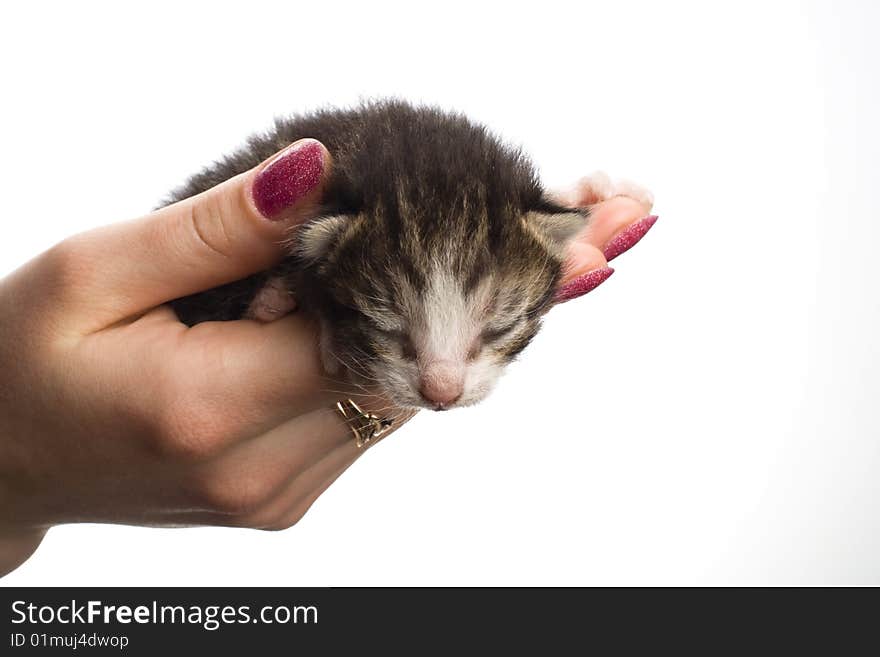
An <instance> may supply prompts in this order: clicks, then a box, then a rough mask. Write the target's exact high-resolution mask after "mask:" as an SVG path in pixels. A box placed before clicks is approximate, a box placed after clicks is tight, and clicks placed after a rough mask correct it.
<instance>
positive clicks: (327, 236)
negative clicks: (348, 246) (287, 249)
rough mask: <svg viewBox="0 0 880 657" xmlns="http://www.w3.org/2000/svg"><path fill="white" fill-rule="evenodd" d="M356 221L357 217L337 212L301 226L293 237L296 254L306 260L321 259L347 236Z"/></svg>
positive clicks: (293, 249)
mask: <svg viewBox="0 0 880 657" xmlns="http://www.w3.org/2000/svg"><path fill="white" fill-rule="evenodd" d="M354 223H355V217H353V216H352V215H348V214H336V215H331V216H329V217H319V218H317V219H313V220H312V221H309V222H308V223H306V224H305V225H303V226H301V227H300V228H299V229H297V231H296V232H295V233H294V235H293V237H292V238H291V246H292V251H293V253H294V255H296V256H297V257H299V258H301V259H302V260H305V261H306V262H315V261H316V260H320V259H321V258H323V257H324V256H325V255H327V253H328V252H329V251H330V249H332V248H333V247H334V246H335V245H336V244H339V242H340V241H341V240H342V239H343V238H344V237H345V235H346V233H347V232H348V231H349V230H350V229H351V228H352V226H353V225H354Z"/></svg>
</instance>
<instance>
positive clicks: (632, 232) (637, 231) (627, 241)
mask: <svg viewBox="0 0 880 657" xmlns="http://www.w3.org/2000/svg"><path fill="white" fill-rule="evenodd" d="M656 222H657V215H653V214H652V215H651V216H649V217H645V218H644V219H639V220H638V221H637V222H636V223H634V224H633V225H632V226H630V227H629V228H627V229H626V230H624V231H622V232H620V233H618V234H617V235H615V236H614V239H612V240H611V241H610V242H608V244H606V245H605V250H604V251H603V253H604V255H605V260H607V261H608V262H611V261H612V260H613V259H614V258H616V257H617V256H619V255H620V254H621V253H624V252H626V251H629V250H630V249H631V248H633V247H634V246H635V245H636V244H638V242H639V240H640V239H642V238H643V237H644V236H645V233H647V232H648V231H649V230H651V226H653V225H654V224H655V223H656Z"/></svg>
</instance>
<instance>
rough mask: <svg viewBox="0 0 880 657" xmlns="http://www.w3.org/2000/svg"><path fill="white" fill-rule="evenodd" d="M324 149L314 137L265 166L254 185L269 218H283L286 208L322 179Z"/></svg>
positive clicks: (255, 195) (260, 207)
mask: <svg viewBox="0 0 880 657" xmlns="http://www.w3.org/2000/svg"><path fill="white" fill-rule="evenodd" d="M323 172H324V149H323V148H322V147H321V144H320V143H319V142H317V141H315V140H313V139H305V140H303V141H300V142H297V143H296V144H293V145H292V146H288V147H287V149H285V150H283V151H281V152H280V153H278V155H276V156H275V157H274V158H273V159H271V160H269V162H268V164H266V166H265V167H264V168H263V170H262V171H260V173H258V174H257V177H256V178H254V184H253V187H252V188H251V190H252V191H251V193H252V194H253V198H254V204H255V205H256V206H257V210H259V211H260V213H261V214H262V215H263V216H264V217H266V218H267V219H279V218H280V217H279V215H280V214H281V212H282V211H284V210H286V209H287V208H289V207H290V206H292V205H293V204H294V203H296V202H297V201H298V200H300V199H301V198H302V197H303V196H305V195H306V194H308V193H309V192H310V191H312V190H313V189H314V188H315V187H317V186H318V183H320V182H321V174H322V173H323Z"/></svg>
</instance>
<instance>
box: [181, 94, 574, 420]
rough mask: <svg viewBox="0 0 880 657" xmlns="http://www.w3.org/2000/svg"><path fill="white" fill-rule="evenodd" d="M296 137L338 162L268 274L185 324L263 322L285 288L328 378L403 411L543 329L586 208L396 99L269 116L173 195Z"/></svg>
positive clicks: (474, 395) (456, 127)
mask: <svg viewBox="0 0 880 657" xmlns="http://www.w3.org/2000/svg"><path fill="white" fill-rule="evenodd" d="M305 137H311V138H314V139H318V140H320V141H321V142H323V144H324V145H325V146H326V147H327V149H328V150H329V152H330V153H331V154H332V156H333V169H332V173H331V174H330V180H329V181H328V184H327V187H326V192H325V195H324V205H323V207H322V209H321V211H320V213H319V215H318V216H317V217H316V218H314V219H313V220H311V221H310V222H308V223H306V224H305V225H303V226H300V227H298V228H297V229H296V230H295V232H294V233H293V234H292V236H291V238H290V242H289V245H288V246H289V256H288V257H287V258H285V260H284V261H283V262H281V263H280V264H279V265H278V266H277V267H276V268H275V269H273V270H272V271H270V272H264V273H261V274H259V275H256V276H251V277H249V278H247V279H244V280H242V281H238V282H236V283H232V284H229V285H224V286H222V287H219V288H216V289H213V290H209V291H207V292H203V293H200V294H195V295H192V296H189V297H185V298H181V299H177V300H175V301H173V302H172V303H171V305H172V307H173V308H174V310H175V311H176V312H177V314H178V316H179V317H180V319H181V321H183V322H185V323H186V324H189V325H192V324H195V323H198V322H202V321H207V320H229V319H238V318H242V317H246V316H251V317H254V316H256V317H260V316H262V315H264V314H265V313H264V312H263V311H265V310H267V308H261V305H264V304H265V300H266V299H269V298H271V297H273V296H275V297H276V298H279V297H284V296H286V295H287V294H288V293H292V294H294V295H295V298H296V303H297V305H298V307H299V308H301V309H302V310H304V311H306V312H309V313H312V314H313V315H315V316H316V317H317V318H318V320H319V322H320V327H321V334H322V335H321V350H322V358H323V363H324V367H325V369H326V370H327V371H328V373H331V374H333V373H337V372H338V371H339V370H340V368H345V369H347V370H348V371H349V373H350V375H352V376H353V377H354V378H355V379H356V380H361V381H363V382H369V383H370V384H378V385H379V386H380V387H381V388H382V390H383V391H384V392H385V393H386V394H387V395H388V396H389V397H390V398H391V399H392V400H393V401H394V402H395V403H396V404H398V405H399V406H401V407H406V408H409V407H423V408H430V409H435V410H445V409H448V408H452V407H457V406H465V405H468V404H473V403H475V402H478V401H480V400H481V399H483V398H484V397H485V396H486V395H487V394H488V393H489V391H490V390H491V388H492V387H493V385H494V384H495V382H496V380H497V378H498V376H499V375H500V374H501V372H502V371H503V369H504V367H505V365H507V364H508V363H510V362H511V361H512V360H513V359H514V358H515V357H516V356H517V355H518V354H519V353H520V352H521V351H522V350H523V349H524V348H525V347H526V346H527V345H528V344H529V342H530V341H531V340H532V338H533V337H534V336H535V334H536V333H537V332H538V329H539V327H540V324H541V316H542V315H543V314H544V312H545V311H546V310H547V309H548V308H549V307H550V305H551V304H552V303H553V297H554V292H555V289H556V286H557V283H558V282H559V278H560V273H561V265H562V259H563V253H564V250H565V246H566V244H567V242H568V241H569V240H571V239H572V238H573V237H574V236H575V235H576V234H577V233H578V232H580V231H581V229H582V228H584V226H585V225H586V220H587V215H588V212H587V210H586V209H583V208H566V207H562V206H560V205H558V204H557V203H556V202H554V201H553V200H552V199H551V198H550V197H548V195H547V194H546V193H545V191H544V189H543V188H542V186H541V184H540V182H539V181H538V178H537V175H536V172H535V169H534V168H533V166H532V164H531V163H530V161H529V160H528V159H527V158H526V157H525V156H524V155H523V154H522V153H521V152H520V151H518V150H516V149H513V148H511V147H509V146H506V145H504V144H503V143H501V142H500V141H499V140H498V139H497V138H496V137H495V136H493V135H492V134H490V133H489V132H488V131H487V130H486V128H484V127H483V126H480V125H477V124H475V123H473V122H471V121H469V120H468V119H467V118H465V117H464V116H462V115H460V114H454V113H447V112H443V111H441V110H438V109H435V108H427V107H414V106H411V105H409V104H407V103H404V102H401V101H384V102H378V103H370V104H365V105H363V106H361V107H359V108H356V109H351V110H325V111H319V112H317V113H314V114H310V115H307V116H299V117H294V118H290V119H284V120H278V121H276V125H275V128H274V130H273V131H271V132H270V133H268V134H266V135H262V136H257V137H253V138H251V139H250V140H249V141H248V143H247V145H246V146H245V147H244V148H243V149H241V150H240V151H238V152H237V153H235V154H233V155H231V156H229V157H227V158H225V159H223V160H222V161H220V162H218V163H216V164H215V165H214V166H212V167H210V168H208V169H206V170H205V171H203V172H202V173H200V174H198V175H196V176H195V177H193V178H192V179H191V180H190V181H189V183H188V184H186V185H185V186H184V187H182V188H181V189H179V190H177V191H176V192H174V193H173V195H172V196H171V198H170V199H169V201H168V202H169V203H170V202H174V201H178V200H180V199H183V198H186V197H188V196H191V195H194V194H197V193H199V192H202V191H204V190H206V189H209V188H210V187H213V186H214V185H216V184H218V183H220V182H222V181H223V180H226V179H228V178H231V177H232V176H234V175H237V174H239V173H241V172H243V171H246V170H248V169H251V168H252V167H254V166H256V165H257V164H259V163H260V162H262V161H263V160H265V159H266V158H268V157H270V156H271V155H272V154H274V153H275V152H277V151H278V150H280V149H282V148H283V147H285V146H287V145H288V144H290V143H292V142H294V141H296V140H298V139H301V138H305Z"/></svg>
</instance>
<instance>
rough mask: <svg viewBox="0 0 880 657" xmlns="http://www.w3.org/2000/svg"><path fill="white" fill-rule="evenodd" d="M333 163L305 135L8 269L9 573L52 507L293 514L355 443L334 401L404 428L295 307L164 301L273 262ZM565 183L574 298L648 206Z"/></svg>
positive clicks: (157, 520) (59, 510)
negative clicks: (339, 373)
mask: <svg viewBox="0 0 880 657" xmlns="http://www.w3.org/2000/svg"><path fill="white" fill-rule="evenodd" d="M330 165H331V162H330V157H329V155H328V154H327V152H326V151H325V150H324V149H323V147H322V146H320V144H317V143H316V142H312V141H304V142H302V143H299V144H297V145H294V146H292V147H290V148H289V149H285V151H283V152H282V154H280V155H279V156H276V157H275V158H272V159H271V160H269V161H268V162H267V163H264V164H262V165H260V166H259V167H257V168H256V169H254V170H253V171H250V172H247V173H245V174H242V175H240V176H237V177H235V178H233V179H231V180H229V181H227V182H225V183H222V184H221V185H218V186H217V187H215V188H213V189H211V190H209V191H208V192H205V193H204V194H201V195H199V196H196V197H193V198H191V199H187V200H185V201H182V202H180V203H177V204H175V205H173V206H169V207H167V208H163V209H162V210H159V211H157V212H154V213H152V214H150V215H148V216H146V217H143V218H141V219H138V220H135V221H132V222H128V223H124V224H118V225H114V226H109V227H106V228H102V229H98V230H95V231H91V232H89V233H84V234H82V235H77V236H75V237H73V238H70V239H68V240H65V241H64V242H62V243H61V244H59V245H58V246H56V247H54V248H53V249H51V250H50V251H48V252H46V253H45V254H43V255H41V256H39V257H37V258H36V259H34V260H33V261H31V262H30V263H28V264H27V265H25V266H24V267H23V268H21V269H20V270H18V271H16V272H14V273H13V274H12V275H10V276H9V277H7V278H6V279H5V280H3V281H0V370H2V371H3V372H4V373H5V379H6V380H5V381H4V385H3V386H2V387H0V463H2V465H0V508H2V509H3V513H2V516H0V575H2V574H4V573H6V572H8V571H10V570H12V569H14V568H16V567H17V566H18V565H19V564H20V563H22V562H23V561H24V560H25V559H26V558H27V557H28V556H29V555H30V554H31V553H32V552H33V551H34V550H35V549H36V548H37V546H38V545H39V543H40V541H41V540H42V537H43V535H44V534H45V532H46V530H47V529H48V528H49V527H51V526H52V525H55V524H60V523H67V522H112V523H126V524H139V525H162V526H175V525H199V524H210V525H228V526H240V527H259V528H266V529H277V528H284V527H288V526H290V525H292V524H293V523H295V522H296V521H297V520H298V519H299V518H300V517H302V515H303V514H304V513H305V512H306V511H307V510H308V508H309V506H310V505H311V504H312V503H313V502H314V501H315V499H317V497H318V496H319V495H320V494H321V493H322V492H323V491H324V490H326V488H327V487H328V486H329V485H330V484H331V483H332V482H333V481H334V480H335V479H336V478H337V477H338V476H339V475H340V474H341V473H342V472H343V471H344V470H345V469H346V468H347V467H348V466H349V465H351V463H353V461H354V460H356V459H357V457H358V456H359V455H360V453H361V451H360V450H359V449H358V448H357V446H356V445H355V443H354V441H353V440H352V439H351V433H350V431H349V429H348V427H346V426H345V425H344V424H343V422H342V420H341V418H340V417H339V416H338V415H337V414H336V413H335V411H332V410H329V409H331V408H332V403H333V402H334V401H337V400H338V399H340V398H344V397H353V398H354V399H355V400H356V401H358V402H359V403H360V404H361V405H362V406H363V407H365V408H366V409H367V410H370V411H373V412H375V413H377V414H381V415H382V416H385V417H389V416H391V417H394V418H395V419H396V422H395V424H394V427H395V428H397V427H399V426H400V425H401V424H402V423H403V422H404V421H405V420H406V419H407V417H408V416H406V415H404V414H403V413H402V412H401V411H399V410H397V409H393V408H392V407H391V406H390V405H389V404H388V403H387V402H386V401H385V400H383V399H382V398H381V397H380V396H378V395H376V394H375V393H372V392H370V391H364V390H362V391H360V393H361V394H352V391H351V390H350V389H349V388H346V387H345V384H344V383H343V382H341V381H330V380H328V379H327V378H326V377H325V376H324V374H323V372H322V370H321V367H320V363H319V358H318V355H317V350H316V349H315V344H316V342H317V331H316V328H315V327H314V326H313V325H312V324H311V323H310V322H309V320H308V319H307V318H305V317H303V316H302V315H298V314H294V315H289V316H286V317H284V318H282V319H279V320H277V321H275V322H272V323H268V324H261V323H257V322H253V321H246V320H242V321H235V322H223V323H213V322H209V323H204V324H200V325H197V326H195V327H192V328H187V327H186V326H184V325H183V324H181V323H180V322H179V321H178V320H177V318H176V317H175V315H174V314H173V312H172V311H171V310H170V309H169V308H168V307H167V306H163V305H161V304H163V303H164V302H166V301H168V300H171V299H174V298H177V297H180V296H184V295H187V294H191V293H193V292H197V291H200V290H203V289H209V288H212V287H216V286H218V285H221V284H223V283H226V282H229V281H233V280H238V279H240V278H243V277H245V276H247V275H249V274H251V273H254V272H257V271H262V270H265V269H267V268H269V267H270V266H271V265H272V264H273V263H274V262H275V261H277V260H278V259H279V258H280V257H281V250H280V247H279V245H278V244H279V241H280V239H281V238H282V237H283V235H284V234H285V232H286V231H288V230H289V229H290V227H292V226H295V225H296V224H298V223H300V222H301V221H303V220H304V219H305V218H307V217H308V216H309V213H310V212H311V211H312V210H313V209H314V207H315V204H316V202H317V200H318V199H319V198H320V194H321V186H322V183H323V181H324V180H325V179H326V175H327V172H328V171H329V168H330ZM560 198H562V199H563V201H564V202H566V203H567V204H569V205H572V206H587V205H589V206H592V221H591V224H590V227H589V228H588V229H587V230H586V231H585V232H584V233H583V234H582V235H581V236H580V238H579V239H578V240H577V242H576V243H575V244H574V245H573V246H572V247H571V251H570V254H569V259H568V264H567V269H566V274H565V278H564V281H563V287H562V288H561V290H560V297H559V298H560V301H564V300H567V299H569V298H574V297H575V296H579V295H580V294H583V293H585V291H588V290H587V289H586V287H587V286H588V285H591V286H592V287H590V289H592V288H593V287H595V286H596V285H598V282H601V281H602V280H605V278H607V274H605V273H604V271H605V268H606V265H607V260H609V259H610V258H611V257H612V256H613V255H615V253H614V252H616V253H619V252H620V248H619V247H620V244H622V243H629V244H632V243H634V240H633V235H635V234H637V233H639V232H640V231H641V234H644V230H643V227H642V228H640V226H644V220H642V221H641V222H640V221H639V219H640V218H641V217H643V216H644V215H645V214H646V213H647V212H648V211H649V210H650V203H649V202H648V203H646V202H645V201H644V200H641V201H640V200H634V199H632V198H626V197H622V196H616V197H613V198H604V197H600V196H598V195H597V194H596V193H595V190H594V189H593V188H592V187H590V185H588V184H586V183H582V184H580V185H579V186H577V187H575V188H574V189H573V190H571V191H570V192H568V193H566V194H564V195H561V197H560ZM648 227H649V226H648ZM615 236H617V237H615ZM621 236H622V237H624V238H625V239H621ZM609 247H610V250H609ZM603 250H604V254H603ZM597 272H599V274H598V276H597ZM603 276H604V278H603ZM585 277H586V278H585ZM598 279H601V280H599V281H598V282H596V280H598ZM585 280H586V281H587V284H588V285H585V284H584V281H585ZM572 285H573V286H574V287H573V288H571V287H570V286H572ZM567 289H569V290H573V292H571V291H570V292H566V290H567ZM232 382H234V384H233V383H232Z"/></svg>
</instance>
